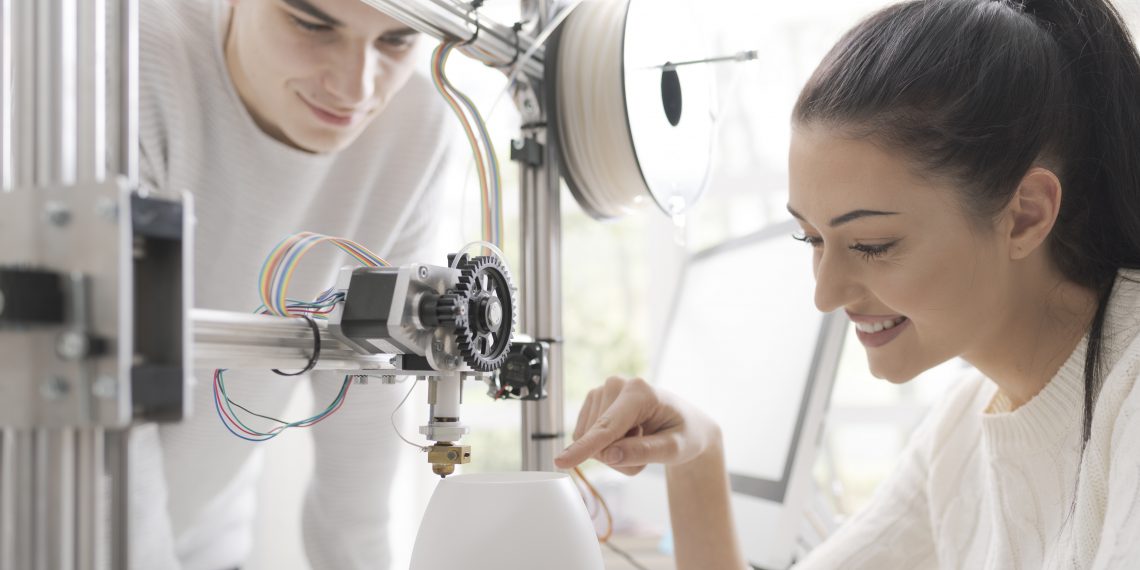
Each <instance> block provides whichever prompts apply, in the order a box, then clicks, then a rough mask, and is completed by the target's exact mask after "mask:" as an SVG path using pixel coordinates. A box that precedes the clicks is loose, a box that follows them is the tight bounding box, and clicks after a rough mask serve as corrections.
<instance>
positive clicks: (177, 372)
mask: <svg viewBox="0 0 1140 570" xmlns="http://www.w3.org/2000/svg"><path fill="white" fill-rule="evenodd" d="M184 381H185V379H184V378H183V376H182V367H181V366H163V365H152V364H141V365H138V366H135V367H133V368H131V403H132V404H134V411H135V418H137V419H142V420H146V421H152V422H177V421H181V420H182V419H183V417H182V409H183V401H182V400H183V394H184V392H183V390H184V389H185V388H184V386H183V382H184Z"/></svg>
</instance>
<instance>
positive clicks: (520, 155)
mask: <svg viewBox="0 0 1140 570" xmlns="http://www.w3.org/2000/svg"><path fill="white" fill-rule="evenodd" d="M542 154H543V147H542V143H540V142H538V141H537V140H535V139H534V137H526V138H523V139H515V140H513V141H511V160H513V161H515V162H521V163H523V164H525V165H527V166H533V167H535V168H538V167H539V166H542Z"/></svg>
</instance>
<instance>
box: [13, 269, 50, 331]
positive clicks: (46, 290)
mask: <svg viewBox="0 0 1140 570" xmlns="http://www.w3.org/2000/svg"><path fill="white" fill-rule="evenodd" d="M63 321H64V294H63V276H62V275H60V274H58V273H52V272H49V271H36V270H30V269H13V268H8V269H3V268H0V328H3V327H6V326H27V325H61V324H63Z"/></svg>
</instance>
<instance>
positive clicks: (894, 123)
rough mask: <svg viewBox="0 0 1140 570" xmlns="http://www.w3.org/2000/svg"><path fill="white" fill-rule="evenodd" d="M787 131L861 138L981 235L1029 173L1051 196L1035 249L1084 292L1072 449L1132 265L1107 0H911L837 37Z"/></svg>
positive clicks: (1132, 194)
mask: <svg viewBox="0 0 1140 570" xmlns="http://www.w3.org/2000/svg"><path fill="white" fill-rule="evenodd" d="M793 118H794V120H795V121H796V123H798V124H801V125H806V124H822V125H825V126H828V127H831V128H836V129H839V130H840V132H842V133H845V134H846V135H849V136H852V137H869V138H870V139H871V140H874V141H875V142H876V143H878V144H882V145H885V146H886V147H887V148H889V149H891V150H893V151H897V152H899V154H900V155H901V156H904V157H906V158H908V159H909V160H910V161H911V162H912V164H914V165H915V166H916V167H917V168H918V170H919V171H921V172H923V173H925V174H926V175H929V176H931V177H937V178H942V179H946V180H952V181H954V182H955V183H956V185H957V186H959V187H960V188H961V189H962V197H961V198H962V199H961V200H960V202H961V204H963V206H964V209H965V210H966V211H967V212H968V213H969V214H970V215H971V217H973V218H974V219H975V220H976V221H977V222H979V223H980V225H981V226H982V227H985V226H986V225H988V224H992V222H993V221H994V220H995V217H996V215H997V214H998V213H999V212H1000V211H1001V210H1002V209H1003V208H1004V207H1005V206H1006V205H1007V204H1008V203H1009V201H1010V200H1011V199H1012V198H1013V195H1014V192H1015V191H1016V189H1017V187H1018V184H1019V182H1020V181H1021V179H1022V178H1023V177H1024V176H1025V174H1026V173H1027V172H1028V171H1029V169H1030V168H1032V167H1034V166H1038V165H1039V166H1044V167H1046V168H1049V169H1050V170H1052V171H1053V172H1054V173H1055V174H1056V175H1057V176H1058V178H1059V179H1060V180H1061V185H1062V188H1063V189H1064V193H1063V198H1062V201H1061V209H1060V213H1059V215H1058V218H1057V222H1056V224H1055V226H1054V228H1053V231H1052V233H1051V234H1050V236H1049V239H1048V242H1047V247H1048V251H1049V253H1050V254H1051V257H1052V259H1053V261H1054V263H1056V265H1057V266H1058V267H1059V268H1060V270H1061V272H1062V273H1063V274H1064V276H1065V277H1066V278H1067V279H1069V280H1070V281H1072V282H1075V283H1077V284H1080V285H1082V286H1085V287H1087V288H1089V289H1091V290H1093V291H1095V292H1096V293H1097V295H1098V299H1099V303H1098V306H1097V311H1096V315H1095V317H1094V319H1093V322H1092V323H1091V326H1090V329H1089V333H1088V334H1089V341H1088V349H1087V358H1086V363H1085V405H1084V424H1083V434H1082V435H1083V441H1086V442H1087V441H1088V437H1089V431H1090V429H1091V425H1092V413H1093V407H1094V404H1095V401H1096V396H1097V394H1098V392H1099V388H1100V382H1101V379H1102V378H1101V377H1102V370H1101V368H1102V367H1101V362H1100V361H1101V354H1102V347H1103V336H1104V321H1105V313H1106V311H1107V306H1108V299H1109V297H1110V295H1111V294H1112V288H1113V283H1114V281H1115V277H1116V274H1117V270H1118V269H1120V268H1140V56H1138V55H1137V52H1136V47H1135V45H1134V43H1133V41H1132V38H1131V36H1129V34H1128V31H1127V28H1126V27H1125V25H1124V22H1123V19H1122V18H1121V16H1120V14H1119V13H1118V12H1117V11H1116V9H1115V8H1113V6H1112V5H1111V4H1110V3H1109V2H1108V0H1024V1H1019V0H912V1H910V2H904V3H902V4H897V5H894V6H891V7H889V8H886V9H884V10H882V11H880V12H878V13H877V14H875V15H873V16H871V17H870V18H868V19H867V20H864V21H863V22H862V23H860V24H859V25H858V26H856V27H855V29H853V30H851V31H850V32H848V33H847V35H845V36H844V37H843V39H841V40H840V41H839V43H838V44H837V45H836V46H835V47H834V48H832V50H831V52H830V53H828V55H827V56H826V57H825V58H824V60H823V62H822V63H821V64H820V66H819V68H818V69H817V70H816V71H815V73H814V74H813V76H812V78H811V79H810V80H809V81H808V83H807V85H806V86H805V87H804V89H803V91H802V93H801V94H800V98H799V101H798V102H797V103H796V107H795V111H794V117H793Z"/></svg>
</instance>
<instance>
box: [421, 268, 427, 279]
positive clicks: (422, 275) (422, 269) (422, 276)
mask: <svg viewBox="0 0 1140 570" xmlns="http://www.w3.org/2000/svg"><path fill="white" fill-rule="evenodd" d="M427 276H428V268H426V267H421V268H420V279H427Z"/></svg>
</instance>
